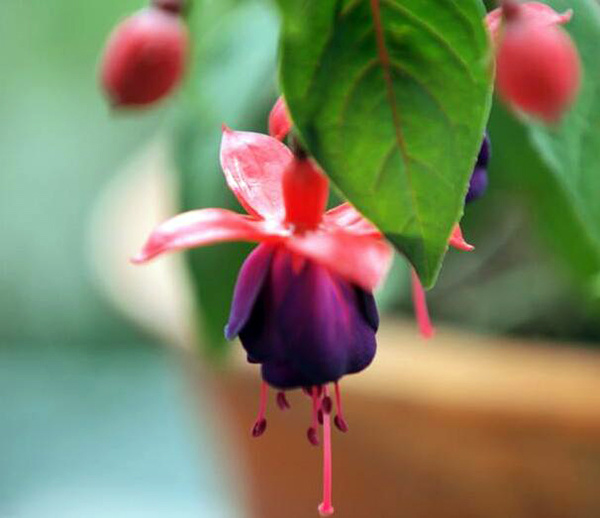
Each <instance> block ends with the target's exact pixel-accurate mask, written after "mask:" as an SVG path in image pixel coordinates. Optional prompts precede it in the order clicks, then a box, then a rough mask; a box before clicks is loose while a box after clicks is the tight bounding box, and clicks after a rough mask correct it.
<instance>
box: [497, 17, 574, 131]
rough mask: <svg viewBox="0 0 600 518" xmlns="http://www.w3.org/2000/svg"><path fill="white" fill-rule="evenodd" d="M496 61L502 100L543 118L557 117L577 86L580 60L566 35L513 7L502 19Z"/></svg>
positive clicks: (567, 104)
mask: <svg viewBox="0 0 600 518" xmlns="http://www.w3.org/2000/svg"><path fill="white" fill-rule="evenodd" d="M496 65H497V67H496V74H497V75H496V85H497V87H498V92H499V94H500V96H501V97H502V98H503V99H504V100H505V102H507V103H508V104H510V105H511V106H514V107H515V108H517V109H520V110H522V111H523V112H525V113H528V114H530V115H532V116H535V117H538V118H540V119H542V120H544V121H546V122H555V121H557V120H558V119H559V118H560V116H561V115H562V114H563V113H564V112H565V111H566V110H567V108H568V107H569V106H570V104H571V103H572V102H573V100H574V99H575V97H576V95H577V91H578V90H579V84H580V81H581V65H580V61H579V55H578V53H577V49H576V48H575V45H574V44H573V42H572V40H571V38H570V37H569V35H568V34H567V33H566V32H565V31H564V30H563V29H561V28H560V27H559V26H558V25H557V24H542V23H538V22H537V21H535V20H534V19H532V18H531V17H528V16H522V15H521V14H520V12H519V11H518V12H517V14H514V15H513V16H511V17H510V19H508V20H505V22H504V27H503V31H502V33H501V35H500V38H499V42H498V48H497V56H496Z"/></svg>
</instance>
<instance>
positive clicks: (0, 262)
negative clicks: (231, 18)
mask: <svg viewBox="0 0 600 518" xmlns="http://www.w3.org/2000/svg"><path fill="white" fill-rule="evenodd" d="M141 5H142V4H141V2H137V1H131V0H87V1H85V2H76V1H73V0H53V1H51V2H43V1H41V0H24V1H4V2H1V3H0V63H1V65H2V73H1V79H0V236H1V240H2V246H0V401H1V402H2V404H1V407H2V408H1V411H0V516H1V517H2V518H50V517H60V518H70V517H73V518H75V517H77V518H82V517H85V518H96V517H99V518H100V517H102V518H103V517H111V518H113V517H114V518H119V517H123V518H125V517H126V518H136V517H144V518H149V517H174V518H180V517H181V518H184V517H199V516H207V517H211V518H221V517H222V518H231V517H236V516H240V514H239V510H238V509H237V499H236V498H231V488H230V485H229V482H228V480H227V479H226V476H225V474H224V473H222V465H223V462H222V459H221V457H220V453H222V452H219V451H218V449H215V448H214V443H213V440H212V438H213V434H214V430H213V429H212V428H211V427H210V426H209V420H210V416H209V414H208V411H207V412H202V411H200V412H198V411H197V409H196V408H192V404H191V398H190V394H189V387H187V386H186V384H185V381H184V378H183V376H182V369H181V365H180V359H179V358H178V356H177V355H176V354H175V353H173V352H170V351H168V350H166V349H164V348H162V347H160V346H159V345H157V344H156V343H154V340H153V339H152V338H150V337H148V336H144V335H143V334H141V333H140V332H139V331H138V330H136V329H135V328H133V327H132V326H131V325H130V324H129V323H127V322H125V321H124V320H123V318H122V317H120V316H119V315H118V314H117V313H116V311H115V310H113V309H112V308H111V307H110V306H109V304H107V303H106V301H105V300H104V299H103V298H102V296H101V295H99V293H98V292H97V291H96V289H95V286H94V281H93V279H92V277H91V274H90V271H89V258H88V256H87V254H88V248H87V240H88V238H89V236H88V235H87V233H88V229H89V218H90V211H91V208H92V206H93V203H94V200H95V199H96V197H97V195H98V194H99V192H100V191H101V190H102V188H103V187H104V186H105V185H106V184H107V182H109V180H110V179H111V177H113V176H114V175H115V173H116V172H117V170H118V169H119V167H120V166H121V165H122V164H123V163H124V162H125V161H126V160H127V158H128V157H129V156H130V155H131V154H132V153H133V152H135V150H136V149H137V148H138V147H139V146H140V145H141V144H142V143H143V142H144V141H146V140H147V139H148V138H149V137H151V136H152V135H154V134H155V132H157V131H161V128H164V127H165V125H168V124H169V123H170V121H171V119H172V108H169V107H166V108H162V109H159V110H156V111H153V112H151V113H147V114H144V115H143V116H136V117H119V116H117V117H115V116H113V115H112V114H111V113H109V111H108V109H107V106H106V104H105V103H104V100H103V98H102V96H101V95H100V92H99V90H98V88H97V80H96V67H97V60H98V56H99V54H100V51H101V48H102V45H103V42H104V40H105V38H106V36H107V35H108V33H109V31H110V30H111V28H112V26H113V25H114V24H115V23H116V22H117V21H118V20H119V18H120V17H122V16H124V15H125V14H127V13H129V12H132V11H134V10H135V9H137V8H139V7H140V6H141ZM132 203H135V200H132ZM196 399H197V402H196V401H195V402H194V405H200V407H201V408H204V407H203V402H202V399H201V396H200V395H198V396H197V398H196Z"/></svg>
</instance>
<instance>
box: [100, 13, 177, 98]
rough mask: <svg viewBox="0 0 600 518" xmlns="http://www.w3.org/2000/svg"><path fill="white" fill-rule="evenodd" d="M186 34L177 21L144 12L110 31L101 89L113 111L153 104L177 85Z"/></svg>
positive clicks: (164, 14) (160, 14)
mask: <svg viewBox="0 0 600 518" xmlns="http://www.w3.org/2000/svg"><path fill="white" fill-rule="evenodd" d="M187 50H188V33H187V28H186V26H185V24H184V23H183V22H182V21H181V19H180V18H179V17H178V16H176V15H174V14H171V13H169V12H166V11H163V10H161V9H156V8H148V9H144V10H142V11H140V12H138V13H136V14H134V15H133V16H131V17H129V18H127V19H126V20H124V21H123V22H122V23H121V24H119V26H118V27H117V28H116V29H115V30H114V31H113V33H112V35H111V36H110V38H109V40H108V43H107V45H106V50H105V52H104V57H103V59H102V64H101V81H102V86H103V88H104V90H105V92H106V94H107V96H108V97H109V99H110V101H111V103H112V104H113V105H114V106H116V107H132V106H144V105H148V104H153V103H155V102H157V101H159V100H161V99H162V98H164V97H166V96H167V95H168V94H169V93H171V92H172V91H173V89H174V88H175V87H176V86H177V85H178V84H179V82H180V80H181V77H182V75H183V72H184V69H185V62H186V57H187Z"/></svg>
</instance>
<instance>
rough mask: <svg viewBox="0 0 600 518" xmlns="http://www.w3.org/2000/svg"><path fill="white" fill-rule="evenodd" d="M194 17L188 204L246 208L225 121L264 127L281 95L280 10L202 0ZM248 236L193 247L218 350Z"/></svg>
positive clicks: (187, 117)
mask: <svg viewBox="0 0 600 518" xmlns="http://www.w3.org/2000/svg"><path fill="white" fill-rule="evenodd" d="M193 14H194V18H193V19H192V20H191V23H192V27H193V29H194V30H193V34H194V40H195V51H196V52H195V61H194V70H193V71H192V74H191V78H190V80H189V85H188V88H187V92H186V94H187V96H186V98H185V100H184V101H185V102H184V103H183V106H182V110H181V115H180V121H179V123H178V127H177V128H176V137H175V151H176V162H177V165H178V171H179V180H180V186H181V188H180V203H181V210H182V211H183V210H191V209H197V208H203V207H224V208H231V209H234V210H237V211H239V212H242V213H243V212H244V210H243V209H241V207H240V206H239V205H238V203H237V201H236V200H235V198H234V196H233V195H232V194H231V192H230V191H229V189H228V188H227V185H226V183H225V179H224V177H223V172H222V171H221V167H220V165H219V147H220V142H221V124H222V123H223V122H225V123H227V124H228V125H230V126H231V127H233V128H239V129H244V130H264V128H265V126H266V118H267V117H266V114H267V113H268V110H269V107H270V106H271V105H272V103H273V102H274V100H275V84H274V76H275V64H276V46H277V29H278V23H277V16H276V13H275V12H274V11H273V10H272V9H270V8H269V4H268V3H267V2H265V1H247V2H244V3H241V2H234V1H229V2H225V1H220V2H212V1H209V0H205V1H204V2H198V3H197V5H195V9H194V12H193ZM250 248H251V247H250V246H249V245H246V244H227V245H219V246H214V247H208V248H201V249H197V250H192V251H190V252H188V253H187V254H186V258H187V263H188V266H189V271H190V273H191V277H192V281H193V287H194V290H195V292H196V299H197V302H198V304H197V308H198V319H199V320H200V321H201V325H200V328H201V330H202V331H203V337H202V338H203V342H202V344H203V345H206V346H207V351H208V352H209V353H210V354H213V355H219V354H221V353H223V352H224V351H226V350H227V349H226V348H224V347H223V344H224V336H223V329H224V326H225V323H226V322H227V318H228V315H229V307H230V304H231V297H232V293H233V287H234V284H235V280H236V277H237V272H238V270H239V268H240V266H241V264H242V262H243V260H244V257H245V256H246V255H247V254H248V251H249V250H250Z"/></svg>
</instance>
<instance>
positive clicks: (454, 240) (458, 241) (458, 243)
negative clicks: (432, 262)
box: [448, 223, 475, 252]
mask: <svg viewBox="0 0 600 518" xmlns="http://www.w3.org/2000/svg"><path fill="white" fill-rule="evenodd" d="M448 244H449V245H450V246H451V247H452V248H456V249H457V250H462V251H464V252H472V251H473V250H475V247H474V246H473V245H470V244H469V243H467V242H466V241H465V238H464V237H463V234H462V230H461V229H460V225H459V224H458V223H457V224H456V225H455V226H454V230H452V234H451V235H450V239H449V240H448Z"/></svg>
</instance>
